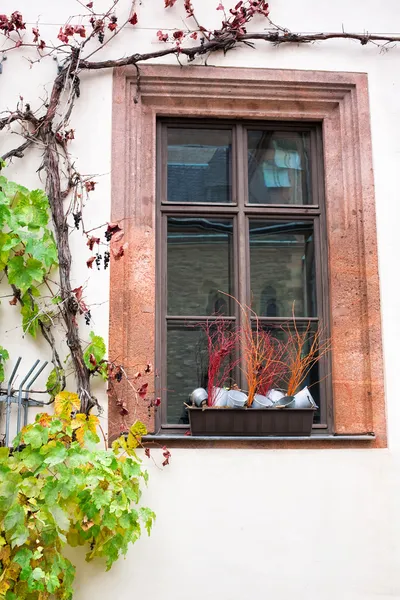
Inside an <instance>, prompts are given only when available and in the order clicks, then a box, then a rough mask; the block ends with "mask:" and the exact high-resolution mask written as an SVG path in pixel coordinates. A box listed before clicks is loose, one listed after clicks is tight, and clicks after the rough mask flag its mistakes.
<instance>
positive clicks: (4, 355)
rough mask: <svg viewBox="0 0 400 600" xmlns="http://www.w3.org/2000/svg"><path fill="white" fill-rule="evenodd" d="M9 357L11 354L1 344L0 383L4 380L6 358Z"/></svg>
mask: <svg viewBox="0 0 400 600" xmlns="http://www.w3.org/2000/svg"><path fill="white" fill-rule="evenodd" d="M9 358H10V355H9V354H8V352H7V350H6V349H5V348H3V346H0V383H2V381H4V365H5V362H6V360H8V359H9Z"/></svg>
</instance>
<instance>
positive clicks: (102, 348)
mask: <svg viewBox="0 0 400 600" xmlns="http://www.w3.org/2000/svg"><path fill="white" fill-rule="evenodd" d="M90 339H91V342H90V344H89V345H88V347H87V348H86V350H85V352H84V354H83V359H84V361H85V365H86V366H87V368H88V369H89V370H90V371H93V370H94V369H95V368H96V367H97V365H98V364H99V363H100V362H101V361H102V360H103V359H104V357H105V355H106V344H105V342H104V340H103V338H102V337H101V336H100V335H95V334H94V332H93V331H91V332H90Z"/></svg>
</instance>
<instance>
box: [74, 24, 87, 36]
mask: <svg viewBox="0 0 400 600" xmlns="http://www.w3.org/2000/svg"><path fill="white" fill-rule="evenodd" d="M74 33H77V34H78V35H80V36H81V37H82V38H84V37H86V29H85V26H84V25H76V26H75V27H74Z"/></svg>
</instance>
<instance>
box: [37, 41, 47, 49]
mask: <svg viewBox="0 0 400 600" xmlns="http://www.w3.org/2000/svg"><path fill="white" fill-rule="evenodd" d="M38 48H39V50H44V49H45V48H46V42H45V41H44V40H40V42H39V44H38Z"/></svg>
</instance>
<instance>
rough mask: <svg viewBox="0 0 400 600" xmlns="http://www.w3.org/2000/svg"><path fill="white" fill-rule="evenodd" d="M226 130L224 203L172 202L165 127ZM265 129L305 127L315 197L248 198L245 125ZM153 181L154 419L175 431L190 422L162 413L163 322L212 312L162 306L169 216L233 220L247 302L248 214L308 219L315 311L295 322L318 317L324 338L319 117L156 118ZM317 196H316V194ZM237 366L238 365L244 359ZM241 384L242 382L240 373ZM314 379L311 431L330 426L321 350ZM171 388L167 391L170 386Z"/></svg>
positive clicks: (238, 282)
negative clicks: (315, 412) (228, 163)
mask: <svg viewBox="0 0 400 600" xmlns="http://www.w3.org/2000/svg"><path fill="white" fill-rule="evenodd" d="M168 128H177V129H188V128H190V129H202V128H207V129H218V130H221V129H229V130H230V131H232V159H231V160H232V168H231V182H230V183H231V189H232V199H231V202H230V203H216V202H212V203H209V202H190V203H184V202H174V201H171V200H169V201H168V198H167V129H168ZM249 130H263V131H274V132H278V133H281V132H288V133H291V132H301V133H303V132H307V133H309V134H310V146H311V197H312V200H313V202H314V204H251V203H249V198H248V182H247V175H248V169H247V156H248V148H247V131H249ZM156 168H157V171H156V173H157V184H156V189H157V191H156V197H157V198H156V211H157V215H156V221H157V243H156V245H157V247H156V265H157V283H156V285H157V293H156V315H157V317H156V319H157V323H158V327H157V331H156V370H157V373H158V380H157V389H156V393H157V396H159V397H160V398H161V408H160V410H159V411H158V415H157V419H156V426H157V429H159V430H160V431H161V432H162V431H165V432H168V433H179V432H182V431H186V430H187V429H188V425H187V424H172V423H168V420H167V397H166V396H167V392H166V390H167V388H168V386H167V377H166V372H167V327H168V324H169V323H171V322H174V321H175V322H180V323H185V324H187V325H190V324H192V325H194V324H198V323H202V322H203V323H204V322H206V321H207V320H212V318H213V317H208V319H207V317H205V316H204V315H185V316H182V315H169V314H168V313H167V258H166V257H167V219H168V217H171V216H172V217H173V216H185V217H186V216H188V217H190V216H198V217H201V216H204V217H206V216H208V215H210V214H212V215H213V216H214V217H220V218H229V219H232V221H233V241H234V249H233V254H234V260H233V262H234V268H233V273H234V275H233V278H234V279H233V282H234V295H235V297H236V298H238V300H239V301H240V302H241V304H242V305H249V304H250V301H249V298H250V254H249V251H250V244H249V221H250V219H251V218H252V217H256V218H257V217H258V218H270V219H273V220H274V221H287V220H288V219H301V220H302V221H306V222H310V223H312V225H313V231H314V237H315V239H314V248H315V270H316V275H315V279H316V307H317V315H316V316H314V317H296V323H297V324H298V325H299V326H301V325H304V324H308V323H312V324H318V323H319V324H321V325H322V326H323V329H324V334H325V335H326V336H328V337H329V331H330V326H329V292H328V289H329V278H328V257H327V233H326V213H325V199H324V185H323V182H324V164H323V146H322V130H321V126H320V124H319V123H307V122H304V123H296V122H290V123H288V122H281V121H246V120H239V119H235V120H225V119H224V120H222V119H221V120H215V119H214V120H210V119H190V118H188V117H186V118H183V119H168V118H164V119H158V121H157V167H156ZM316 200H317V202H316V203H315V201H316ZM223 318H224V320H226V321H228V322H235V323H237V324H239V325H240V323H241V320H242V314H241V311H240V309H239V307H238V306H236V307H235V310H234V315H233V316H226V317H223ZM259 321H260V323H261V324H264V325H273V326H279V325H284V324H285V325H286V324H287V325H290V324H293V319H291V318H288V317H259ZM242 367H243V365H242ZM239 376H240V377H241V379H242V381H241V385H243V384H244V382H243V377H242V375H241V373H240V375H239ZM319 376H320V379H321V381H320V382H319V386H320V422H319V423H315V424H314V425H313V430H314V431H315V432H321V430H322V431H326V432H331V431H332V382H331V362H330V357H329V355H325V356H324V357H322V359H321V361H320V366H319ZM169 393H173V392H169Z"/></svg>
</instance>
